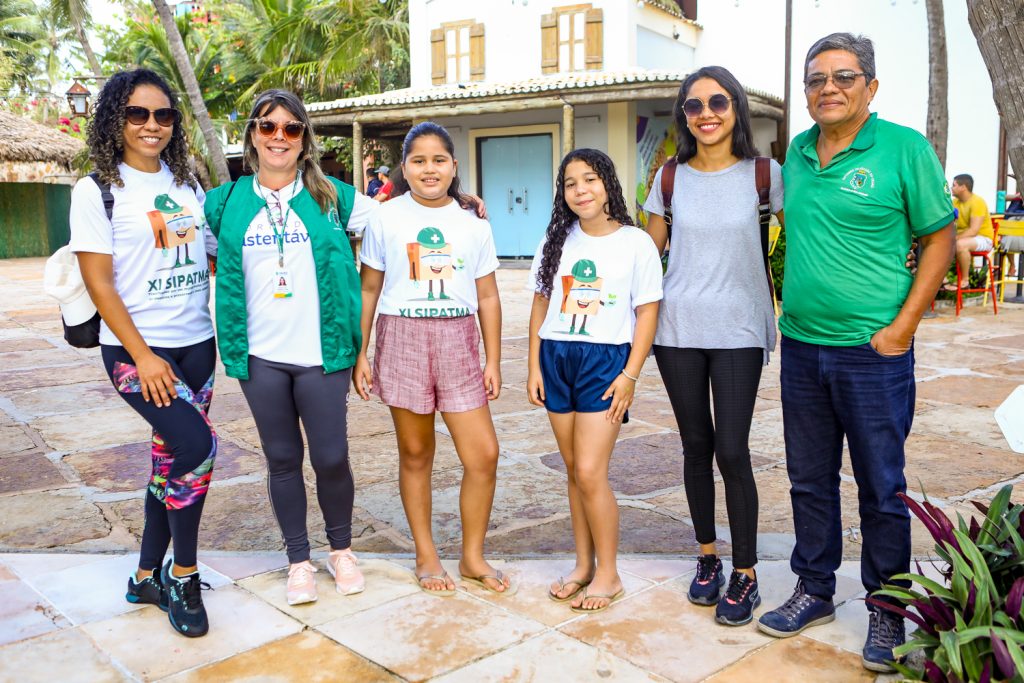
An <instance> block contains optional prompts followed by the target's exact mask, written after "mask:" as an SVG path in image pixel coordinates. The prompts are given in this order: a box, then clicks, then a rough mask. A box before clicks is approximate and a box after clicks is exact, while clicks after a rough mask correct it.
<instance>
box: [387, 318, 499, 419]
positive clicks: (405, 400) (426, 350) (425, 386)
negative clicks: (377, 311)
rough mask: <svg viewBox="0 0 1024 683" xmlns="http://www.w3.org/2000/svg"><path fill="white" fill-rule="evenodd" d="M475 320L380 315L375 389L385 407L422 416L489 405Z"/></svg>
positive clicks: (478, 333)
mask: <svg viewBox="0 0 1024 683" xmlns="http://www.w3.org/2000/svg"><path fill="white" fill-rule="evenodd" d="M479 346H480V332H479V331H478V330H477V327H476V319H475V318H474V316H471V315H467V316H463V317H461V318H402V317H399V316H395V315H381V316H378V317H377V344H376V347H375V349H374V356H373V388H374V393H375V394H377V395H378V396H380V399H381V400H382V401H384V403H385V404H387V405H389V406H391V407H393V408H405V409H406V410H409V411H411V412H414V413H418V414H420V415H428V414H430V413H433V412H434V411H437V410H439V411H441V412H442V413H464V412H466V411H468V410H475V409H477V408H480V407H481V406H484V405H487V391H486V390H485V389H484V374H483V372H482V371H481V369H480V348H479Z"/></svg>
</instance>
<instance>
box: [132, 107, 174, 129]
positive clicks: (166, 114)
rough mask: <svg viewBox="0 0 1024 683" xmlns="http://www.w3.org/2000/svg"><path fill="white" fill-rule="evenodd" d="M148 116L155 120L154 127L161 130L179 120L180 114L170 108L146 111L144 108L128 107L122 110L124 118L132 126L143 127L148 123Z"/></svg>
mask: <svg viewBox="0 0 1024 683" xmlns="http://www.w3.org/2000/svg"><path fill="white" fill-rule="evenodd" d="M150 114H152V115H153V118H154V119H155V120H156V125H158V126H161V127H163V128H170V127H171V126H173V125H175V124H176V123H178V121H180V120H181V112H180V111H178V110H177V109H172V108H170V107H161V108H160V109H146V108H145V107H136V106H130V107H125V108H124V118H125V119H126V120H127V121H128V123H130V124H132V125H133V126H144V125H146V124H147V123H149V115H150Z"/></svg>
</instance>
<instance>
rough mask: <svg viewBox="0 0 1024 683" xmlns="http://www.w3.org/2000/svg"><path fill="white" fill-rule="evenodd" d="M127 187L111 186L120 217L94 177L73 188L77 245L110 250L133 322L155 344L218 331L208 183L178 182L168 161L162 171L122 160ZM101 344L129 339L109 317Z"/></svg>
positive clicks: (189, 340) (172, 344) (173, 344)
mask: <svg viewBox="0 0 1024 683" xmlns="http://www.w3.org/2000/svg"><path fill="white" fill-rule="evenodd" d="M118 171H119V172H120V174H121V179H122V180H123V181H124V187H117V186H116V185H111V187H110V193H111V194H112V195H113V196H114V212H113V217H112V219H110V220H108V219H107V213H106V209H105V208H104V207H103V196H102V193H101V192H100V188H99V186H98V185H97V184H96V183H95V181H93V179H92V178H82V179H81V180H79V181H78V183H77V184H76V185H75V188H74V190H73V191H72V193H71V242H70V246H71V250H72V251H74V252H82V251H85V252H91V253H96V254H110V255H111V256H112V257H113V262H114V286H115V287H116V288H117V293H118V295H119V296H120V297H121V300H122V301H124V305H125V307H126V308H127V309H128V313H129V314H130V315H131V317H132V322H133V323H135V327H136V328H137V329H138V330H139V334H141V335H142V338H143V339H144V340H145V341H146V344H148V345H149V346H157V347H164V348H178V347H182V346H189V345H191V344H197V343H199V342H201V341H205V340H207V339H209V338H210V337H212V336H213V323H212V322H211V320H210V306H209V300H210V267H209V263H208V262H207V259H206V253H207V249H208V247H209V248H210V249H211V250H212V248H213V242H214V241H213V235H212V234H210V230H209V227H208V226H207V224H206V216H205V214H204V213H203V209H202V206H203V201H204V200H205V198H206V195H205V194H204V193H203V190H202V188H200V187H198V186H197V187H196V189H195V190H193V189H192V188H191V187H189V186H188V185H175V183H174V175H173V174H172V173H171V171H170V169H169V168H167V166H166V165H165V164H164V163H163V162H161V163H160V170H159V171H157V172H156V173H146V172H143V171H139V170H136V169H134V168H132V167H130V166H128V165H127V164H124V163H122V164H120V165H119V166H118ZM100 343H101V344H109V345H115V346H119V345H121V341H120V340H119V339H118V338H117V337H116V336H115V335H114V333H113V332H111V331H110V328H108V327H107V325H106V323H105V322H101V323H100Z"/></svg>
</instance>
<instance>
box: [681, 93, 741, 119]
mask: <svg viewBox="0 0 1024 683" xmlns="http://www.w3.org/2000/svg"><path fill="white" fill-rule="evenodd" d="M731 102H732V99H731V98H729V97H726V96H725V95H723V94H721V93H718V94H716V95H712V96H711V97H710V98H708V103H707V108H708V109H710V110H711V113H712V114H719V115H721V114H724V113H725V112H727V111H729V105H730V103H731ZM704 106H705V105H704V100H702V99H700V98H697V97H691V98H690V99H688V100H686V101H685V102H683V113H684V114H686V115H687V116H688V117H690V118H691V119H692V118H695V117H697V116H700V115H701V114H703V113H704Z"/></svg>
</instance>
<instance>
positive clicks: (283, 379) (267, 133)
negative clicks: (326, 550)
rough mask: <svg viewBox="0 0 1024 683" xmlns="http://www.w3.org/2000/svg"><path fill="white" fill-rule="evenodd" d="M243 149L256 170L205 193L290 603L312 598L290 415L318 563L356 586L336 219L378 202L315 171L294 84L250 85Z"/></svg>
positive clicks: (220, 314)
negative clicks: (312, 498) (321, 539)
mask: <svg viewBox="0 0 1024 683" xmlns="http://www.w3.org/2000/svg"><path fill="white" fill-rule="evenodd" d="M243 154H244V159H243V163H244V164H245V166H246V167H247V169H246V170H250V169H251V170H252V171H254V175H246V176H243V177H241V178H239V179H238V180H237V181H234V182H232V183H228V184H226V185H223V186H221V187H218V188H217V189H215V190H213V191H212V192H210V193H209V194H208V195H207V198H206V206H205V209H206V212H207V218H208V221H209V223H210V227H211V229H212V231H213V233H214V234H215V235H216V236H217V238H218V243H219V247H218V255H217V278H216V282H217V290H216V321H217V341H218V344H219V347H220V352H221V358H222V360H223V362H224V367H225V369H226V371H227V374H228V376H229V377H235V378H237V379H238V380H239V381H240V382H241V386H242V392H243V393H244V394H245V399H246V401H247V402H248V403H249V408H250V410H251V411H252V415H253V418H255V421H256V429H257V430H258V431H259V435H260V441H261V442H262V444H263V452H264V454H265V456H266V458H267V470H268V475H267V478H268V486H267V489H268V492H269V495H270V502H271V506H272V507H273V510H274V515H275V516H276V517H277V521H278V524H279V525H280V527H281V533H282V535H283V536H284V542H285V547H286V549H287V553H288V562H289V570H288V585H287V598H288V603H289V604H292V605H294V604H300V603H305V602H312V601H314V600H316V583H315V580H314V577H313V574H314V573H315V572H316V571H317V569H316V568H315V567H314V566H313V565H312V564H311V563H310V561H309V557H310V546H309V539H308V535H307V532H306V488H305V483H304V481H303V476H302V459H303V440H302V432H300V430H299V421H300V419H301V421H302V426H303V428H304V429H305V434H306V439H307V441H308V445H309V458H310V461H311V463H312V466H313V470H314V472H315V473H316V489H317V499H318V501H319V503H320V509H321V511H322V512H323V518H324V522H325V525H326V533H327V538H328V541H329V542H330V545H331V552H330V555H329V556H328V559H327V570H328V571H329V572H330V573H331V574H332V575H333V576H334V579H335V587H336V589H337V590H338V592H340V593H343V594H345V595H351V594H354V593H359V592H361V591H362V590H363V576H362V573H361V572H360V571H359V568H358V567H357V566H356V557H355V555H353V554H352V549H351V541H352V531H351V530H352V501H353V497H354V485H353V480H352V470H351V468H350V466H349V460H348V433H347V423H346V394H347V393H348V386H349V382H350V378H351V375H352V366H353V365H354V364H355V361H356V357H357V355H358V353H359V349H360V346H361V343H362V339H361V335H360V329H359V315H360V308H361V298H360V285H359V274H358V273H357V272H356V268H355V261H354V259H353V256H352V250H351V247H350V246H349V241H348V236H347V234H346V232H345V231H346V228H349V227H351V228H353V229H359V228H360V227H361V226H363V225H365V223H366V221H367V219H368V217H369V215H370V214H371V213H372V212H373V211H374V210H376V207H377V204H376V203H375V202H374V201H373V200H372V199H369V198H367V197H366V196H364V195H361V194H358V193H357V192H356V191H355V189H354V188H353V187H352V186H351V185H347V184H345V183H342V182H340V181H338V180H336V179H334V178H330V177H327V176H325V175H324V173H323V172H322V171H321V170H320V166H319V150H318V149H317V144H316V138H315V136H314V134H313V127H312V125H311V124H310V121H309V117H308V115H307V114H306V108H305V106H304V105H303V103H302V101H301V100H300V99H299V98H298V97H297V96H296V95H295V94H293V93H291V92H287V91H284V90H268V91H266V92H264V93H261V94H260V95H258V96H257V97H256V102H255V104H254V106H253V108H252V113H251V114H250V116H249V119H248V122H247V123H246V127H245V134H244V143H243Z"/></svg>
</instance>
